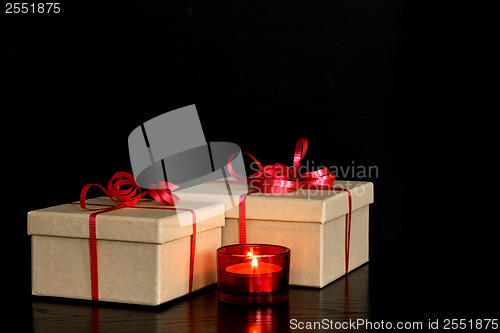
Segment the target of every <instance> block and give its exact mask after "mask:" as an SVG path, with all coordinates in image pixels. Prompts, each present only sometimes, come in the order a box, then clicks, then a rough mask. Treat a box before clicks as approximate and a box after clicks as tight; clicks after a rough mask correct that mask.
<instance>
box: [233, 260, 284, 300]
mask: <svg viewBox="0 0 500 333" xmlns="http://www.w3.org/2000/svg"><path fill="white" fill-rule="evenodd" d="M247 258H248V260H249V262H244V263H241V264H234V265H231V266H228V267H226V272H227V273H228V274H227V285H228V287H229V288H230V289H231V290H232V292H235V293H240V292H248V293H269V292H273V291H277V290H279V288H280V285H281V276H282V272H283V270H282V269H281V267H280V266H279V265H276V264H271V263H266V262H261V263H260V264H259V260H258V257H256V256H254V255H253V253H252V252H248V253H247Z"/></svg>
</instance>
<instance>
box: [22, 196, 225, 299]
mask: <svg viewBox="0 0 500 333" xmlns="http://www.w3.org/2000/svg"><path fill="white" fill-rule="evenodd" d="M86 207H87V209H82V208H81V207H80V203H69V204H63V205H59V206H54V207H49V208H44V209H39V210H35V211H31V212H29V213H28V234H30V235H31V246H32V248H31V253H32V292H33V294H35V295H42V296H57V297H69V298H79V299H94V300H102V301H112V302H122V303H134V304H145V305H158V304H161V303H164V302H166V301H169V300H172V299H174V298H177V297H180V296H183V295H185V294H187V293H189V292H191V291H194V290H197V289H200V288H203V287H205V286H208V285H210V284H213V283H215V282H216V281H217V269H216V250H217V248H218V247H220V245H221V226H223V225H224V207H223V205H221V204H207V203H202V202H197V203H193V202H182V200H181V201H179V202H178V203H176V205H175V206H165V205H163V204H161V203H159V202H156V201H154V200H152V199H149V200H148V199H141V200H140V201H138V202H137V203H134V205H133V206H130V207H127V206H126V205H125V206H123V205H121V206H117V204H116V202H113V201H111V200H110V199H109V198H107V197H99V198H95V199H90V200H87V201H86ZM115 208H116V209H115ZM89 209H96V210H90V211H89ZM92 219H94V222H95V230H94V231H92V228H90V227H89V226H90V225H91V221H92ZM93 232H95V234H94V235H93V236H92V234H93ZM92 238H94V239H95V244H94V247H93V246H92V241H91V240H92ZM93 248H94V250H95V255H93V254H92V253H93V250H92V249H93Z"/></svg>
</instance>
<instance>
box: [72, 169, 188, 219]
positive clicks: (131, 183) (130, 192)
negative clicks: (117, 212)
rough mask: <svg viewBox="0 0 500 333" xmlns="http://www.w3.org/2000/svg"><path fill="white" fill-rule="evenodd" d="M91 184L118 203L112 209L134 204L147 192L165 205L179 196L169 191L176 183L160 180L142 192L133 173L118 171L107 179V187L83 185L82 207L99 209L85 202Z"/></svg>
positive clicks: (171, 203) (176, 199)
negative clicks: (89, 206) (123, 187)
mask: <svg viewBox="0 0 500 333" xmlns="http://www.w3.org/2000/svg"><path fill="white" fill-rule="evenodd" d="M92 186H97V187H99V188H100V189H101V190H102V191H103V192H104V193H105V194H106V195H107V196H108V197H109V198H110V199H111V200H113V202H115V203H116V204H117V205H118V206H113V207H111V208H113V209H118V208H122V207H131V206H134V205H136V204H137V203H138V202H139V201H140V200H141V198H142V197H143V196H145V195H146V194H149V195H150V196H151V197H152V198H153V199H155V200H156V201H158V202H159V203H161V204H164V205H167V206H168V205H175V204H176V203H177V201H179V197H177V196H176V195H175V194H173V193H172V192H171V191H173V190H175V189H177V188H178V186H177V185H175V184H171V183H168V182H164V181H161V182H160V183H159V184H158V185H154V184H153V185H151V188H150V189H149V190H148V191H146V192H142V190H141V188H140V187H139V185H137V183H136V182H135V179H134V176H133V175H131V174H130V173H128V172H124V171H119V172H117V173H115V174H114V175H113V176H112V177H111V178H110V179H109V180H108V184H107V189H106V188H104V186H102V185H99V184H87V185H85V186H84V187H83V189H82V192H81V193H80V207H82V208H83V209H87V210H99V209H89V208H87V205H86V204H85V197H86V196H87V192H88V190H89V189H90V188H91V187H92ZM122 186H127V187H128V188H125V189H122Z"/></svg>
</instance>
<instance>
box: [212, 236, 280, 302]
mask: <svg viewBox="0 0 500 333" xmlns="http://www.w3.org/2000/svg"><path fill="white" fill-rule="evenodd" d="M289 275H290V249H288V248H286V247H284V246H278V245H269V244H236V245H228V246H223V247H221V248H219V249H218V250H217V288H218V290H219V299H220V300H221V301H224V302H228V303H235V304H273V303H279V302H283V301H286V300H287V299H288V281H289Z"/></svg>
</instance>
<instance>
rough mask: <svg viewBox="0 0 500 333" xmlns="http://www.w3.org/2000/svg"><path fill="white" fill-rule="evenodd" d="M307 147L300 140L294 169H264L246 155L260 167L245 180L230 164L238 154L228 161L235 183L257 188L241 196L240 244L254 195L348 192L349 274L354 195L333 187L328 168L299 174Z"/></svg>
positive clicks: (343, 189) (346, 246)
mask: <svg viewBox="0 0 500 333" xmlns="http://www.w3.org/2000/svg"><path fill="white" fill-rule="evenodd" d="M307 146H308V142H307V140H306V139H302V138H300V139H298V140H297V143H296V144H295V152H294V155H293V165H292V167H291V168H290V167H287V166H285V165H283V164H279V163H276V164H274V165H266V166H265V167H263V166H262V164H261V163H260V162H259V161H258V160H257V159H256V158H255V157H254V156H252V155H250V154H248V153H244V154H245V155H247V156H249V157H250V158H251V159H252V160H253V161H254V162H255V163H256V165H257V167H258V168H259V171H258V172H256V173H254V174H253V175H252V177H245V176H242V175H239V174H237V173H236V172H235V171H234V169H233V167H232V164H231V162H232V161H233V159H234V158H235V157H236V156H237V155H238V153H236V154H233V155H232V156H231V157H230V158H229V161H228V170H229V173H230V174H231V176H233V177H234V178H235V179H236V180H239V181H246V182H247V183H248V184H250V186H251V187H252V188H253V189H254V191H252V192H250V193H248V194H243V195H241V196H240V205H239V229H240V243H242V244H246V198H247V196H248V195H250V194H251V193H255V192H264V193H288V192H291V191H294V190H296V189H332V190H339V191H344V192H347V195H348V204H349V212H348V214H347V216H346V222H347V223H346V230H345V244H346V245H345V273H346V274H347V272H348V271H349V250H350V242H351V212H352V197H351V192H350V191H349V190H348V189H345V188H342V187H334V186H333V183H334V181H335V174H332V173H330V170H329V169H328V168H327V167H325V168H322V169H319V170H316V171H312V172H305V173H302V174H301V173H300V161H301V160H302V159H303V158H304V156H305V155H306V152H307Z"/></svg>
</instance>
